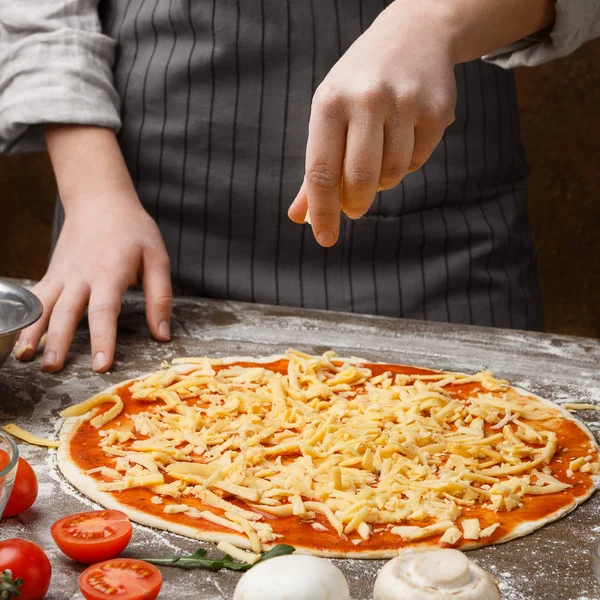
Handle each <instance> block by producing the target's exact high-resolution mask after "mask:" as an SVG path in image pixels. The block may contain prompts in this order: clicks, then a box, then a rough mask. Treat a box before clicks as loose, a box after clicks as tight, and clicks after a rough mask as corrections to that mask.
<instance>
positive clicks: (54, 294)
mask: <svg viewBox="0 0 600 600" xmlns="http://www.w3.org/2000/svg"><path fill="white" fill-rule="evenodd" d="M62 290H63V286H62V285H61V284H58V283H54V282H52V281H48V280H42V281H40V283H38V284H37V285H36V286H34V287H33V288H32V290H31V291H32V292H33V293H34V294H35V295H36V296H37V297H38V298H39V299H40V301H41V303H42V306H43V307H44V312H43V313H42V316H41V317H40V318H39V319H38V321H36V322H35V323H34V324H33V325H31V327H28V328H27V329H24V330H23V331H22V332H21V335H20V336H19V341H18V343H17V347H16V349H15V356H16V357H17V358H18V359H19V360H33V358H34V357H35V353H36V350H37V347H38V345H39V343H40V338H41V337H42V335H43V334H44V332H45V331H46V328H47V327H48V323H49V321H50V315H51V314H52V310H53V309H54V305H55V304H56V301H57V300H58V298H59V296H60V294H61V292H62Z"/></svg>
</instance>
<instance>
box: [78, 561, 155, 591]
mask: <svg viewBox="0 0 600 600" xmlns="http://www.w3.org/2000/svg"><path fill="white" fill-rule="evenodd" d="M161 587H162V575H161V574H160V571H159V570H158V569H157V568H156V567H155V566H154V565H151V564H150V563H147V562H144V561H143V560H136V559H134V558H113V559H112V560H107V561H105V562H101V563H98V564H97V565H93V566H91V567H88V568H87V569H86V570H85V571H84V572H83V573H82V574H81V575H80V576H79V589H80V590H81V593H82V594H83V595H84V596H85V597H86V598H87V600H107V599H110V598H115V599H117V600H154V599H155V598H156V597H157V596H158V592H160V588H161Z"/></svg>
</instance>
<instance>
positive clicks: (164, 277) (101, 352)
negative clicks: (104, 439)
mask: <svg viewBox="0 0 600 600" xmlns="http://www.w3.org/2000/svg"><path fill="white" fill-rule="evenodd" d="M139 282H142V283H143V286H144V292H145V295H146V316H147V320H148V325H149V326H150V331H151V332H152V335H153V336H154V337H155V338H156V339H157V340H159V341H168V340H169V339H170V324H169V322H170V316H171V283H170V267H169V258H168V256H167V253H166V250H165V247H164V244H163V241H162V238H161V236H160V232H159V230H158V227H157V226H156V224H155V223H154V221H153V220H152V218H151V217H150V216H149V215H148V214H147V213H146V212H145V211H144V210H143V208H142V207H141V205H140V206H139V207H134V208H131V207H129V206H127V207H126V208H125V209H124V210H120V211H116V210H113V211H105V210H103V209H102V208H100V209H99V210H93V209H92V210H89V206H88V208H86V210H85V211H81V212H80V213H75V214H69V215H68V216H67V218H66V220H65V223H64V227H63V229H62V232H61V234H60V238H59V240H58V243H57V245H56V249H55V251H54V255H53V257H52V260H51V262H50V266H49V268H48V271H47V273H46V275H45V276H44V278H43V279H42V280H41V281H40V282H39V283H38V284H37V285H36V286H35V287H34V288H33V290H32V291H33V292H34V293H35V294H36V295H37V296H38V297H39V298H40V300H41V301H42V304H43V306H44V313H43V316H42V318H41V319H40V320H39V321H38V322H37V323H35V324H34V325H32V326H31V327H29V328H28V329H26V330H25V331H23V332H22V334H21V336H20V338H19V343H18V346H17V352H16V354H17V357H18V358H20V359H31V358H33V356H34V355H35V351H36V348H37V346H38V343H39V340H40V338H41V336H42V334H43V333H44V331H45V330H46V328H48V334H47V339H46V346H45V350H44V357H43V360H42V369H43V370H44V371H48V372H55V371H58V370H60V369H61V368H62V366H63V364H64V361H65V357H66V355H67V351H68V349H69V346H70V345H71V342H72V340H73V335H74V333H75V329H76V327H77V324H78V323H79V321H80V320H81V318H82V317H83V315H84V313H85V309H86V306H88V303H89V307H88V321H89V328H90V338H91V343H92V356H93V361H92V365H93V368H94V370H95V371H99V372H105V371H107V370H108V369H109V367H110V366H111V364H112V361H113V356H114V352H115V342H116V335H117V317H118V315H119V312H120V308H121V298H122V296H123V294H124V292H125V290H126V289H127V287H128V286H130V285H135V284H137V283H139ZM21 349H26V351H25V352H23V351H22V350H21Z"/></svg>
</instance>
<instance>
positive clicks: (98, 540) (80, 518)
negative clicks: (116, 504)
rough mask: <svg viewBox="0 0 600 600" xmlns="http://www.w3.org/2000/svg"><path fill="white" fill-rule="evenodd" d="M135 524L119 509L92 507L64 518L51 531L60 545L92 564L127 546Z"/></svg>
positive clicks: (61, 547)
mask: <svg viewBox="0 0 600 600" xmlns="http://www.w3.org/2000/svg"><path fill="white" fill-rule="evenodd" d="M132 532H133V528H132V527H131V523H130V522H129V519H128V518H127V515H126V514H125V513H122V512H121V511H119V510H92V511H90V512H83V513H78V514H76V515H71V516H69V517H65V518H64V519H60V521H57V522H56V523H54V525H52V528H51V529H50V533H51V534H52V537H53V538H54V541H55V542H56V545H57V546H58V547H59V548H60V549H61V550H62V551H63V552H64V553H65V554H66V555H67V556H68V557H69V558H72V559H73V560H77V561H79V562H82V563H86V564H88V565H91V564H93V563H97V562H100V561H103V560H108V559H109V558H114V557H115V556H118V555H119V554H121V552H123V550H125V548H126V546H127V544H129V540H130V539H131V534H132Z"/></svg>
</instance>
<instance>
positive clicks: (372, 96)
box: [289, 2, 456, 246]
mask: <svg viewBox="0 0 600 600" xmlns="http://www.w3.org/2000/svg"><path fill="white" fill-rule="evenodd" d="M400 4H401V6H400ZM418 4H419V3H416V2H414V3H413V2H410V3H406V2H403V3H397V2H396V3H394V4H393V5H391V6H390V7H389V8H388V9H387V10H385V11H384V12H383V13H382V14H381V15H380V16H379V17H378V18H377V19H376V20H375V22H374V23H373V25H372V26H371V27H370V28H369V29H368V30H367V31H366V32H365V33H364V34H363V35H362V36H361V37H360V38H359V39H358V40H357V41H356V42H355V43H354V44H353V45H352V46H351V47H350V49H349V50H348V51H347V52H346V54H344V56H342V58H341V59H340V60H339V61H338V63H337V64H336V65H335V66H334V67H333V69H331V71H330V72H329V74H328V75H327V77H325V79H324V80H323V83H322V84H321V85H320V86H319V88H318V89H317V91H316V93H315V96H314V99H313V104H312V111H311V117H310V124H309V134H308V144H307V150H306V175H305V179H304V184H303V185H302V187H301V189H300V192H299V193H298V196H297V197H296V199H295V200H294V203H293V204H292V206H291V207H290V209H289V217H290V218H291V219H292V220H293V221H295V222H297V223H301V222H303V221H304V219H305V216H306V213H307V209H308V214H309V215H310V222H311V225H312V228H313V231H314V234H315V237H316V238H317V241H318V242H319V243H320V244H321V245H322V246H332V245H333V244H334V243H335V242H336V240H337V237H338V232H339V223H340V208H341V210H343V211H344V212H345V213H346V215H347V216H348V217H350V218H352V219H357V218H359V217H360V216H362V215H363V214H365V213H366V212H367V210H368V209H369V207H370V206H371V204H372V203H373V200H374V198H375V194H376V192H377V191H378V190H380V189H384V190H385V189H390V188H392V187H394V186H396V185H397V184H398V183H400V181H401V180H402V179H403V178H404V176H405V175H406V174H407V173H410V172H412V171H415V170H416V169H419V168H420V167H421V166H422V165H423V164H424V163H425V161H426V160H427V159H428V158H429V156H430V155H431V153H432V152H433V150H434V148H435V147H436V146H437V144H438V143H439V141H440V140H441V138H442V136H443V134H444V131H445V129H446V127H448V125H450V123H452V121H453V120H454V108H455V105H456V81H455V77H454V62H453V60H452V45H451V40H450V37H449V36H447V35H444V33H443V28H442V26H441V25H440V27H439V28H436V25H437V23H438V21H439V22H440V23H441V22H443V19H437V18H436V17H435V16H434V15H432V14H428V13H427V11H423V10H420V9H419V8H418V6H415V5H418ZM442 4H443V3H442ZM394 5H398V6H394ZM438 12H439V11H438ZM438 29H439V31H438Z"/></svg>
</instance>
